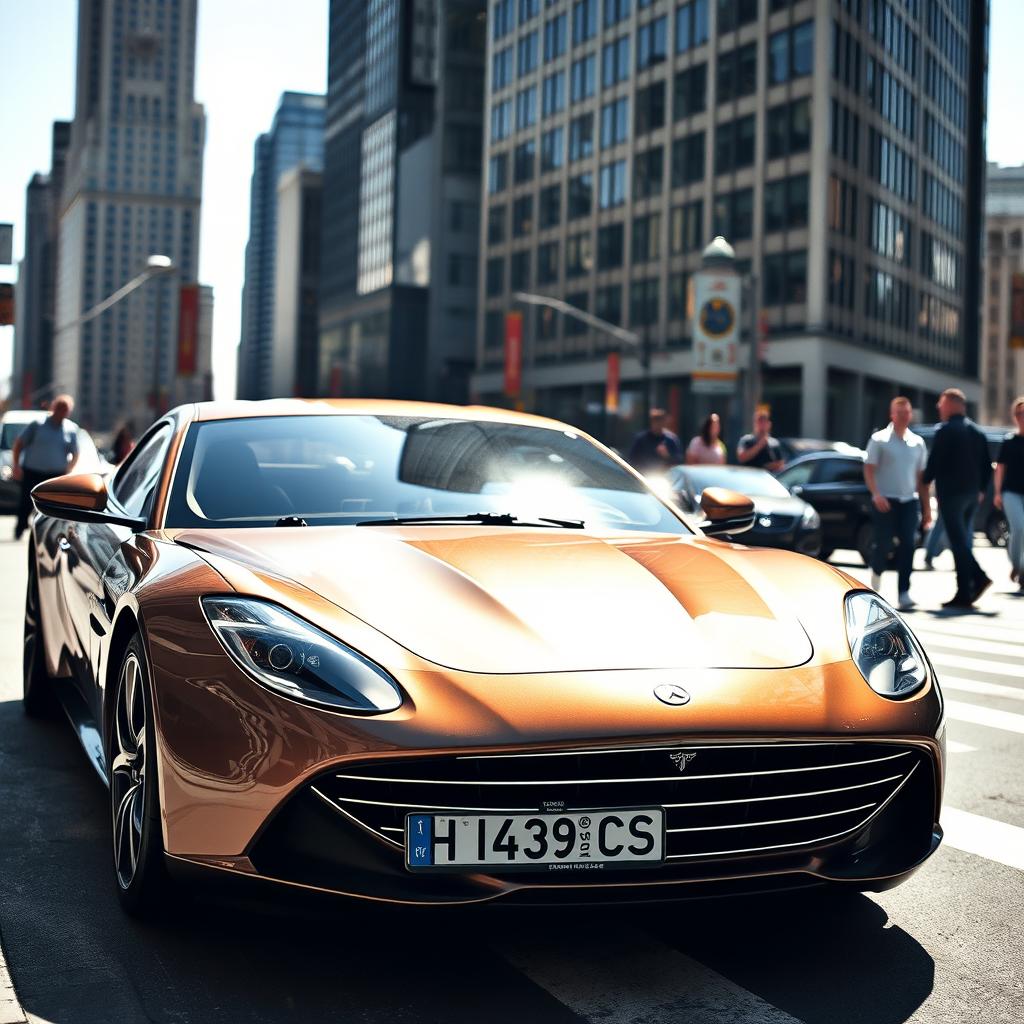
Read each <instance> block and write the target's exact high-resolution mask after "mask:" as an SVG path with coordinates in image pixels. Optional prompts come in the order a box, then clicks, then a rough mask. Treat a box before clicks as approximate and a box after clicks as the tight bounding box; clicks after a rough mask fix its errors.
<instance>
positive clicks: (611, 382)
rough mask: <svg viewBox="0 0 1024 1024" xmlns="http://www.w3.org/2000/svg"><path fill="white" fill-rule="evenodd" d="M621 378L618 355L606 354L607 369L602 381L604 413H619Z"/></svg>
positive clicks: (616, 353)
mask: <svg viewBox="0 0 1024 1024" xmlns="http://www.w3.org/2000/svg"><path fill="white" fill-rule="evenodd" d="M620 378H621V365H620V363H619V353H618V352H609V353H608V369H607V371H606V375H605V381H604V409H605V412H609V413H617V412H618V411H619V380H620Z"/></svg>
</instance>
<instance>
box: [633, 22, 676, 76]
mask: <svg viewBox="0 0 1024 1024" xmlns="http://www.w3.org/2000/svg"><path fill="white" fill-rule="evenodd" d="M667 54H668V21H667V19H665V18H655V19H654V21H649V22H648V23H647V24H646V25H641V26H640V27H639V28H638V29H637V30H636V69H637V71H643V70H644V68H650V67H654V65H655V64H660V63H661V62H662V61H663V60H664V59H665V57H666V56H667Z"/></svg>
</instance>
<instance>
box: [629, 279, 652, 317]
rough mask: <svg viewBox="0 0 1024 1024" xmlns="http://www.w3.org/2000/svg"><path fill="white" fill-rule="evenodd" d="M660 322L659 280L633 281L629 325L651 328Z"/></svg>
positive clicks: (630, 287) (630, 290) (630, 294)
mask: <svg viewBox="0 0 1024 1024" xmlns="http://www.w3.org/2000/svg"><path fill="white" fill-rule="evenodd" d="M657 322H658V279H657V278H656V277H650V278H647V279H646V280H644V281H633V282H631V283H630V286H629V324H630V326H631V327H649V326H650V325H651V324H656V323H657Z"/></svg>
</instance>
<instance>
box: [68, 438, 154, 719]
mask: <svg viewBox="0 0 1024 1024" xmlns="http://www.w3.org/2000/svg"><path fill="white" fill-rule="evenodd" d="M171 434H172V429H171V425H170V424H169V423H166V422H163V423H160V424H157V426H155V427H154V428H153V429H152V430H151V431H150V432H149V434H147V435H146V436H145V437H144V438H143V439H142V441H141V442H140V443H139V445H138V446H137V447H136V448H135V450H134V451H133V452H132V454H131V456H130V457H129V458H128V460H126V461H125V463H124V464H123V465H122V466H121V468H120V469H119V470H118V472H117V475H116V476H115V477H114V479H113V481H112V482H111V484H110V490H109V494H110V500H111V504H112V505H115V506H117V507H118V508H119V509H121V510H123V511H124V512H125V513H126V514H127V515H130V516H137V517H141V518H147V517H148V513H149V510H150V507H151V505H152V501H153V497H154V493H155V490H156V485H157V482H158V480H159V477H160V472H161V470H162V469H163V465H164V459H165V457H166V455H167V450H168V447H169V445H170V441H171ZM66 527H67V528H66V530H65V531H64V539H63V541H62V543H61V547H62V549H63V559H62V568H61V571H60V585H61V587H62V589H63V591H64V598H65V602H66V605H67V608H68V613H69V617H70V620H71V623H72V628H73V631H74V634H75V635H74V636H73V637H72V638H70V639H71V642H72V643H73V644H74V645H75V650H74V651H73V657H74V658H75V660H76V662H77V663H78V665H79V666H80V670H79V671H78V672H77V673H76V675H77V676H78V678H79V681H80V684H81V686H82V692H83V696H84V697H85V698H86V701H87V702H88V703H89V705H90V707H91V708H92V710H93V711H94V712H95V713H98V712H99V707H98V701H99V694H98V689H97V683H98V680H97V679H95V678H94V671H93V670H94V666H95V664H96V656H97V653H98V648H99V640H100V637H101V636H102V635H103V634H104V633H105V632H106V630H107V629H108V628H109V618H108V609H107V607H106V605H107V602H106V592H105V591H106V588H105V584H104V579H105V577H109V576H110V575H111V573H113V574H114V575H117V574H118V573H119V571H120V570H119V569H118V567H117V563H118V562H123V559H121V557H120V551H121V548H122V546H123V545H124V544H126V543H129V542H131V540H132V538H133V537H134V534H133V533H132V531H131V530H130V529H128V528H127V527H124V526H113V525H111V524H109V523H67V524H66Z"/></svg>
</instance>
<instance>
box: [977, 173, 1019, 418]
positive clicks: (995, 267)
mask: <svg viewBox="0 0 1024 1024" xmlns="http://www.w3.org/2000/svg"><path fill="white" fill-rule="evenodd" d="M1022 239H1024V165H1022V166H1020V167H999V166H997V165H996V164H989V165H988V178H987V184H986V189H985V272H984V289H983V295H984V298H983V299H982V307H981V311H982V331H981V337H982V349H981V385H982V388H981V409H980V417H981V420H982V422H984V423H992V424H999V423H1011V418H1010V404H1011V403H1012V402H1013V400H1014V399H1015V398H1016V397H1017V396H1018V395H1024V348H1020V347H1018V348H1015V347H1013V346H1012V344H1011V337H1012V335H1013V333H1014V332H1013V331H1012V330H1011V323H1010V316H1011V301H1012V299H1011V296H1012V291H1011V289H1012V285H1013V277H1014V275H1015V274H1017V275H1020V277H1018V284H1017V288H1018V292H1020V290H1021V289H1024V242H1022Z"/></svg>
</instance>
